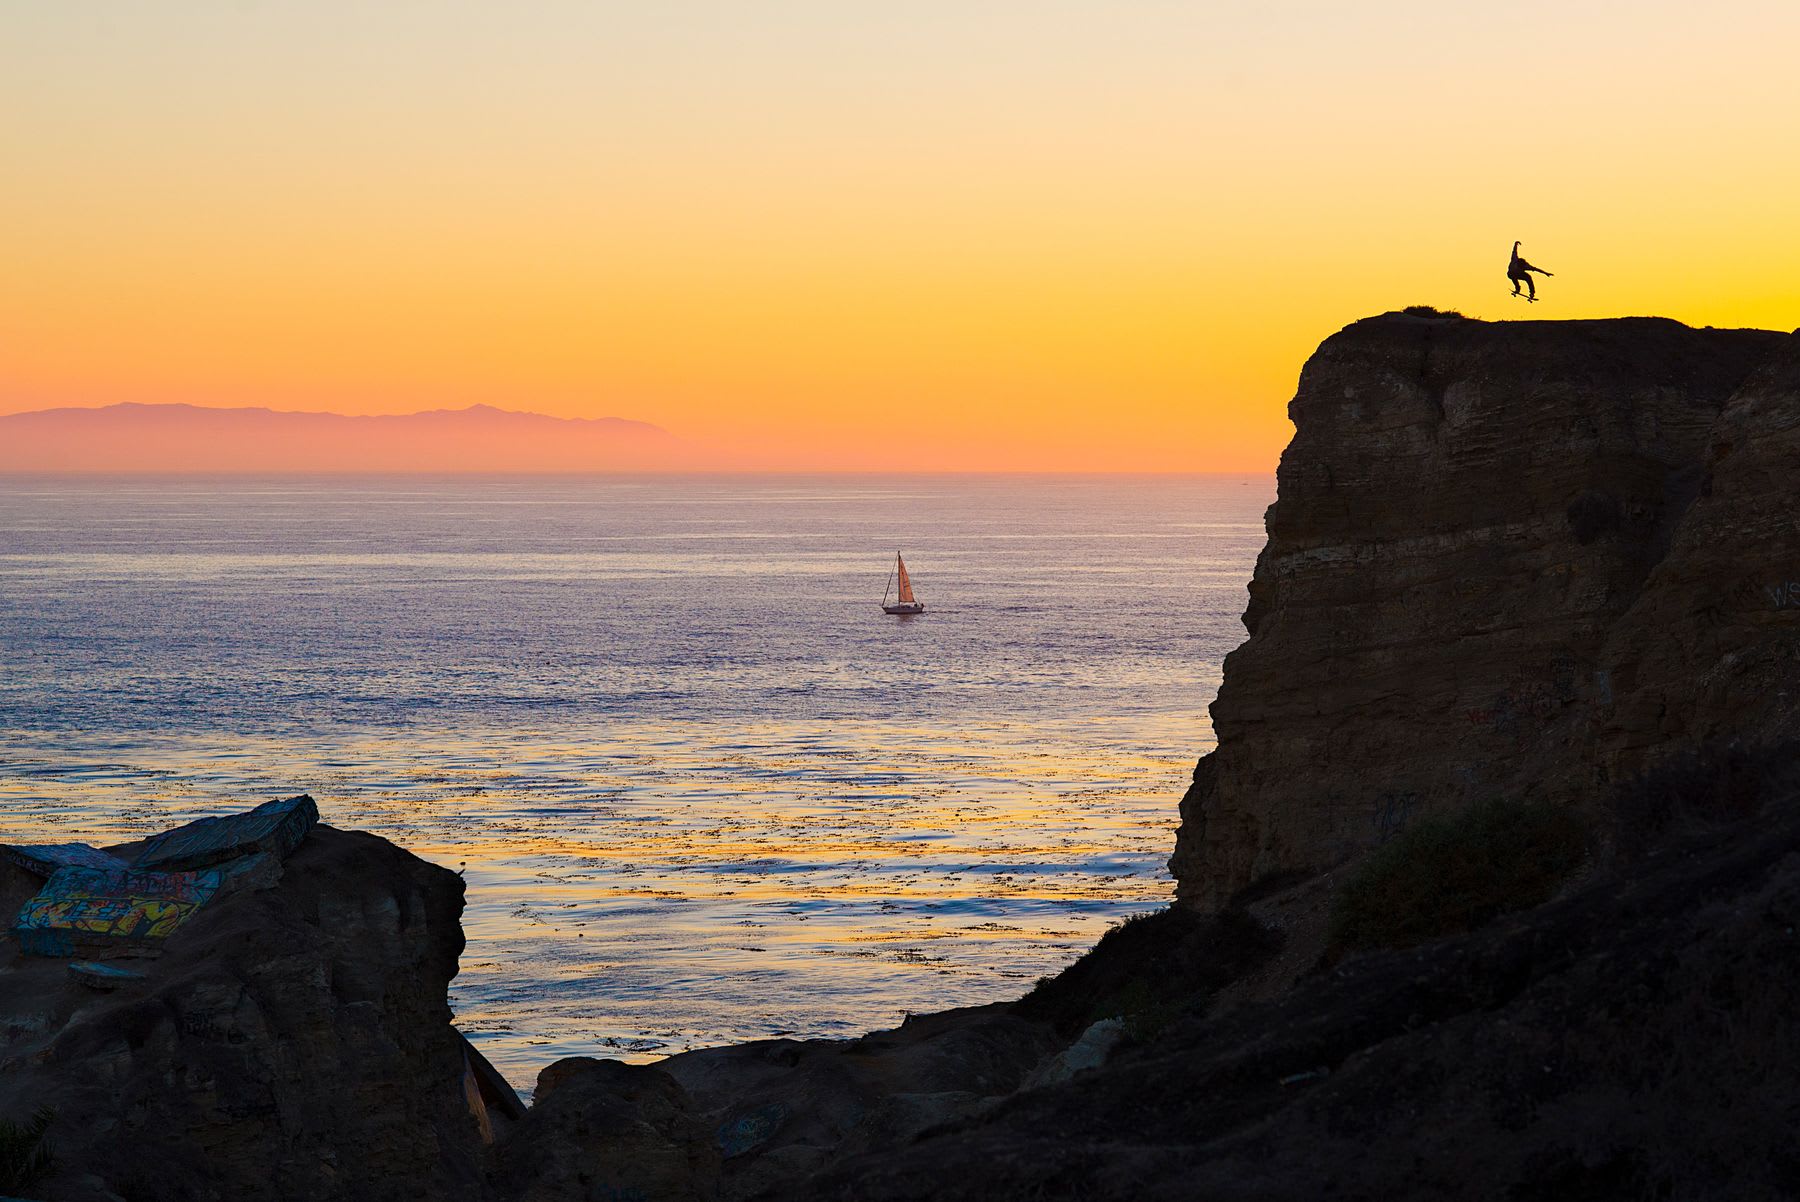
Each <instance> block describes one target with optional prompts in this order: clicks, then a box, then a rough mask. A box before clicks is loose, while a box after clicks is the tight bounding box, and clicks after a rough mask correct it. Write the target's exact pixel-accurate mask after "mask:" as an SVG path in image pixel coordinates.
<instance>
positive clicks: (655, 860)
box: [0, 719, 1199, 1086]
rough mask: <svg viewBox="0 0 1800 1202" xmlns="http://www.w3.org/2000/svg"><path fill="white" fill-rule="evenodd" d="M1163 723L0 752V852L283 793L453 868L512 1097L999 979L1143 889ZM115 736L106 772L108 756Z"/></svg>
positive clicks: (1091, 929)
mask: <svg viewBox="0 0 1800 1202" xmlns="http://www.w3.org/2000/svg"><path fill="white" fill-rule="evenodd" d="M1197 743H1198V740H1197V739H1196V736H1195V732H1194V729H1193V723H1192V721H1191V720H1170V721H1168V722H1167V723H1166V729H1161V730H1158V729H1154V726H1153V724H1146V723H1145V722H1143V721H1142V720H1141V719H1139V720H1136V721H1133V722H1131V723H1129V724H1127V723H1126V722H1123V721H1118V722H1105V721H1086V722H1079V723H1075V722H1071V723H1065V724H1056V725H1045V724H1034V725H1031V726H1025V725H1023V724H1005V723H994V724H985V725H980V726H973V727H969V728H966V729H964V730H962V731H959V732H956V733H955V734H954V735H951V734H948V733H947V732H944V731H941V730H932V729H929V728H920V727H896V726H892V725H889V724H885V723H847V722H838V723H834V724H833V725H832V728H831V730H830V731H829V733H828V734H820V733H817V732H812V731H795V730H792V729H787V728H784V727H781V726H776V725H768V726H763V727H752V728H744V727H731V728H725V727H711V728H700V729H696V727H695V726H694V725H693V724H687V725H684V726H683V727H681V728H679V729H677V728H674V727H668V726H653V725H650V724H632V723H611V724H609V725H608V727H607V728H606V729H605V730H604V731H598V730H597V731H595V732H593V737H591V738H586V739H570V738H568V737H567V733H566V732H564V735H563V737H562V738H561V739H559V740H557V741H554V742H552V741H542V740H540V739H538V738H535V737H533V736H532V735H531V734H529V733H524V732H509V733H496V734H490V735H488V736H487V737H485V738H482V739H480V740H468V741H460V742H457V743H453V744H452V743H442V742H439V743H428V742H423V741H421V740H420V739H419V738H417V737H416V736H407V737H400V736H389V737H386V738H377V739H356V740H346V739H341V738H339V739H333V740H331V741H330V742H328V743H321V744H318V745H316V746H311V747H309V746H306V745H305V744H304V743H301V742H297V741H294V740H286V741H283V742H280V743H276V742H274V741H260V740H254V739H252V740H247V741H245V742H244V743H243V744H242V745H240V746H237V747H234V748H233V749H232V751H231V752H230V753H228V754H220V753H218V752H212V751H209V750H207V749H205V748H203V747H196V746H192V745H190V744H188V743H186V742H184V741H183V740H178V739H164V740H157V741H154V742H151V743H148V744H146V743H144V742H141V741H139V742H136V743H135V745H134V746H131V747H129V748H109V747H108V746H107V745H105V744H104V743H96V744H95V745H92V746H89V747H87V748H85V749H84V750H85V751H86V752H87V755H86V756H85V757H84V759H85V762H69V760H68V758H67V757H64V756H59V757H57V759H56V760H54V761H51V760H39V759H34V758H32V757H31V756H30V755H29V754H9V755H6V756H4V757H3V758H0V841H11V840H15V839H16V840H20V841H30V840H44V839H51V838H57V839H60V838H65V837H68V838H81V839H85V840H93V841H97V842H122V841H125V840H129V839H135V838H141V837H142V836H144V835H145V834H147V833H150V832H152V831H154V830H158V829H162V828H164V827H166V826H168V825H170V824H171V823H172V822H174V821H178V820H186V819H188V818H193V817H199V816H202V815H205V814H210V813H218V812H222V811H225V810H229V809H231V808H233V807H236V806H240V805H247V804H251V803H254V802H256V801H259V800H262V799H264V798H265V797H268V796H273V795H275V794H278V793H282V792H284V791H292V790H295V789H304V790H309V791H311V792H312V793H313V795H314V796H315V797H317V798H318V799H319V800H320V802H321V808H322V810H323V815H324V820H325V821H327V822H329V823H331V824H333V825H336V826H342V827H354V828H358V829H366V830H371V831H374V832H376V833H377V834H381V835H384V836H386V837H387V838H390V839H392V840H394V841H395V842H396V843H399V844H401V845H402V846H404V847H407V848H409V849H410V850H412V851H414V852H416V853H418V854H419V855H421V856H424V857H425V858H427V859H429V860H433V861H435V862H437V863H439V864H444V865H448V866H456V867H461V868H463V869H464V871H465V875H466V877H467V880H468V882H469V896H468V910H467V912H466V914H465V915H464V919H463V923H464V928H465V930H466V932H467V935H468V940H469V948H468V951H467V952H466V953H465V956H464V959H463V965H462V972H461V975H460V976H458V978H457V979H456V981H455V982H454V983H453V986H452V1003H453V1005H454V1007H455V1009H456V1012H457V1022H458V1024H459V1026H461V1028H462V1029H463V1030H464V1031H465V1032H466V1033H468V1034H469V1036H470V1037H471V1038H472V1039H475V1040H477V1041H479V1042H480V1043H481V1045H482V1047H483V1049H484V1050H485V1051H486V1052H487V1054H488V1055H489V1056H490V1057H491V1058H492V1059H493V1060H494V1061H495V1062H496V1063H497V1064H499V1065H500V1066H501V1068H502V1069H503V1071H506V1072H507V1073H508V1074H509V1075H510V1076H512V1077H513V1078H514V1079H515V1080H516V1081H517V1082H518V1084H520V1085H521V1086H529V1085H530V1083H531V1081H532V1079H533V1077H534V1076H535V1073H536V1071H537V1070H538V1069H539V1068H541V1067H543V1065H545V1064H546V1063H548V1062H549V1061H551V1060H554V1059H556V1058H558V1057H561V1056H567V1055H583V1054H587V1055H591V1054H595V1053H597V1052H598V1053H600V1054H611V1055H619V1056H625V1057H627V1058H631V1059H647V1058H653V1057H654V1056H655V1055H657V1054H663V1053H666V1052H669V1051H677V1050H681V1049H683V1048H688V1047H697V1046H705V1045H709V1044H714V1043H721V1042H731V1041H736V1040H743V1039H755V1038H762V1037H767V1036H771V1035H776V1034H798V1035H803V1036H842V1035H850V1034H855V1033H858V1032H861V1031H864V1030H869V1029H873V1028H876V1027H881V1026H888V1025H892V1024H893V1023H894V1022H896V1021H897V1020H898V1019H899V1018H900V1017H901V1016H902V1014H903V1012H905V1011H907V1010H925V1009H939V1008H943V1007H947V1006H955V1005H963V1004H974V1003H980V1002H986V1001H991V1000H994V999H996V998H999V997H1006V996H1012V995H1016V994H1018V993H1021V992H1023V991H1024V989H1025V988H1027V987H1028V986H1029V983H1030V981H1031V980H1032V979H1034V978H1036V977H1038V976H1041V975H1044V974H1045V973H1048V972H1051V971H1054V969H1055V968H1057V967H1059V966H1060V965H1061V964H1062V963H1064V962H1066V961H1067V960H1068V959H1070V958H1072V957H1073V956H1074V955H1076V954H1078V953H1079V951H1080V950H1081V949H1082V948H1084V947H1086V946H1088V945H1089V944H1091V943H1092V942H1093V940H1094V939H1095V938H1096V937H1097V936H1098V934H1099V933H1100V932H1101V931H1102V930H1104V929H1105V927H1106V926H1108V925H1110V924H1111V923H1114V922H1117V921H1118V920H1119V919H1120V918H1121V917H1123V916H1125V915H1126V914H1129V913H1133V912H1135V911H1137V910H1141V909H1145V908H1149V907H1152V906H1156V905H1160V904H1162V903H1163V902H1165V901H1166V900H1167V894H1168V887H1169V886H1168V877H1167V874H1166V872H1165V870H1164V868H1163V861H1164V859H1166V857H1167V855H1168V848H1169V843H1170V831H1171V829H1172V826H1173V822H1174V812H1173V805H1172V801H1173V799H1174V798H1175V797H1177V796H1179V793H1180V790H1181V788H1182V786H1183V785H1184V783H1185V778H1186V775H1187V773H1188V772H1189V771H1190V770H1191V768H1192V759H1191V758H1190V754H1189V753H1186V752H1183V753H1181V754H1179V755H1175V754H1171V753H1169V752H1168V751H1167V748H1170V747H1194V748H1195V749H1196V750H1198V749H1199V748H1198V747H1197ZM115 750H119V751H124V752H125V753H126V754H125V755H123V756H118V757H117V759H118V760H122V761H124V762H115V757H114V756H113V755H112V752H113V751H115Z"/></svg>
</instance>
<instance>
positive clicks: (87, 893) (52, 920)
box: [14, 868, 222, 956]
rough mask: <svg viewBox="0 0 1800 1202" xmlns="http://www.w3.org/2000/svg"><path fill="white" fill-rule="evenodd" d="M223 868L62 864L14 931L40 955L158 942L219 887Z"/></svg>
mask: <svg viewBox="0 0 1800 1202" xmlns="http://www.w3.org/2000/svg"><path fill="white" fill-rule="evenodd" d="M221 881H222V874H220V873H219V872H217V871H209V872H132V871H129V870H123V869H113V870H107V869H97V868H59V869H58V870H57V871H56V872H55V874H54V875H52V876H51V877H50V879H49V881H48V882H47V883H46V884H45V885H44V889H43V891H42V892H41V893H39V894H38V895H37V896H36V897H33V898H32V899H31V900H29V901H27V902H26V903H25V905H24V906H23V907H22V908H21V909H20V910H19V917H18V921H17V923H16V924H15V926H14V932H15V933H16V934H17V935H18V937H19V942H20V943H21V944H22V945H23V946H25V947H26V949H27V950H30V951H33V952H36V953H37V954H38V955H55V956H67V955H73V954H74V953H75V951H76V950H78V948H79V947H80V945H82V944H84V943H103V944H112V943H123V944H143V943H156V942H160V941H162V940H164V939H167V938H168V937H169V936H170V935H172V934H174V933H175V931H176V929H177V928H178V927H180V926H181V924H182V923H184V922H186V921H187V920H188V917H189V916H190V915H192V914H193V912H194V911H195V910H198V909H199V908H200V907H201V906H202V905H204V904H205V903H206V902H207V901H208V900H209V899H210V898H211V897H212V896H213V894H215V893H217V892H218V891H219V885H220V883H221Z"/></svg>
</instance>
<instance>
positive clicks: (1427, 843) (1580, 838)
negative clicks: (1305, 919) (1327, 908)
mask: <svg viewBox="0 0 1800 1202" xmlns="http://www.w3.org/2000/svg"><path fill="white" fill-rule="evenodd" d="M1587 847H1588V829H1587V825H1586V823H1585V822H1583V821H1582V819H1581V818H1580V817H1579V816H1578V815H1576V814H1575V813H1574V812H1573V811H1571V810H1569V809H1566V808H1564V807H1561V806H1553V805H1548V804H1545V803H1542V802H1528V803H1521V802H1509V801H1492V802H1483V803H1480V804H1478V805H1474V806H1471V807H1469V808H1468V809H1466V810H1462V811H1460V812H1458V813H1455V814H1446V815H1442V816H1439V817H1430V818H1424V819H1421V820H1419V821H1417V822H1414V823H1413V824H1412V825H1411V826H1409V827H1408V828H1407V829H1406V830H1404V831H1403V832H1401V833H1400V834H1399V835H1398V836H1396V837H1395V838H1394V839H1393V841H1392V842H1390V843H1388V844H1386V845H1385V846H1383V847H1381V848H1380V849H1378V850H1377V851H1375V852H1374V853H1373V854H1372V855H1370V856H1369V858H1368V859H1367V860H1365V861H1364V862H1363V864H1362V866H1361V867H1360V868H1358V869H1357V870H1356V873H1355V875H1353V876H1352V877H1351V878H1350V880H1349V881H1348V882H1347V883H1346V884H1345V886H1344V888H1343V891H1342V892H1341V893H1340V894H1339V895H1338V900H1337V904H1336V906H1335V908H1334V909H1333V911H1332V915H1331V939H1332V943H1333V944H1334V945H1336V946H1338V947H1340V948H1344V949H1353V948H1364V947H1410V946H1412V945H1413V944H1417V943H1424V942H1425V941H1427V940H1430V939H1438V938H1442V937H1443V936H1446V935H1455V934H1460V933H1462V932H1464V931H1470V930H1474V929H1475V928H1476V927H1478V926H1480V925H1482V924H1483V923H1485V922H1487V921H1489V920H1490V919H1492V918H1495V917H1497V916H1498V915H1501V914H1506V913H1510V912H1511V911H1514V910H1524V909H1529V908H1530V907H1532V906H1535V905H1539V904H1541V903H1543V902H1545V901H1548V900H1549V899H1550V896H1551V895H1552V894H1553V893H1555V892H1556V888H1557V886H1558V885H1559V884H1561V883H1562V882H1563V881H1564V880H1565V879H1566V878H1567V877H1568V876H1569V874H1570V873H1572V872H1573V871H1574V870H1575V869H1576V868H1577V867H1578V866H1579V865H1580V864H1581V862H1582V860H1583V859H1584V858H1585V857H1586V855H1587Z"/></svg>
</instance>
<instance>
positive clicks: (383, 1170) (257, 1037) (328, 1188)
mask: <svg viewBox="0 0 1800 1202" xmlns="http://www.w3.org/2000/svg"><path fill="white" fill-rule="evenodd" d="M113 850H114V851H116V852H118V853H119V854H121V855H127V854H131V853H133V852H135V851H136V850H138V849H137V848H136V847H135V845H133V846H132V847H127V848H119V849H113ZM42 884H43V882H42V880H41V879H37V878H34V877H30V876H29V874H27V873H25V872H23V871H21V870H19V869H17V868H15V867H13V866H12V865H10V864H8V863H6V862H4V861H3V860H0V909H3V910H4V912H7V913H10V912H12V911H14V910H16V909H17V908H18V905H19V904H20V903H21V902H23V901H24V900H25V898H26V897H28V896H29V895H30V894H31V893H32V892H34V891H36V890H37V889H38V888H39V887H40V886H41V885H42ZM263 884H264V887H261V888H248V887H247V888H244V889H241V890H239V891H237V892H236V893H234V894H232V895H231V896H230V897H228V898H223V897H222V898H220V899H217V900H214V901H212V902H210V903H209V904H207V905H205V906H202V907H201V908H200V909H199V910H198V911H197V912H196V913H195V914H194V915H193V916H192V917H191V918H189V919H188V920H187V921H186V922H185V923H183V924H182V925H181V928H180V930H179V931H178V932H177V933H176V934H175V935H173V936H172V937H171V938H170V939H169V940H168V942H167V946H166V948H165V949H164V950H162V951H161V954H160V955H157V956H154V957H146V956H140V957H132V958H127V959H120V960H118V961H117V962H116V966H115V967H116V969H117V971H119V972H121V973H128V974H129V975H126V976H122V977H120V978H118V979H117V980H116V981H110V982H108V981H102V982H100V987H99V988H96V984H95V982H94V981H93V980H92V979H91V978H86V977H83V976H80V975H78V974H77V973H75V972H72V971H71V962H70V961H69V960H68V959H66V958H60V957H40V956H31V955H26V954H24V953H23V951H22V950H21V948H20V947H19V945H18V942H17V941H16V940H13V939H0V1120H7V1121H13V1122H15V1123H16V1122H18V1121H19V1120H21V1119H22V1118H24V1117H25V1116H29V1115H31V1114H32V1113H33V1112H34V1111H38V1110H39V1109H40V1108H47V1109H48V1111H50V1112H53V1119H52V1122H51V1124H50V1128H49V1135H50V1139H51V1141H52V1142H53V1144H54V1149H55V1159H56V1171H55V1173H54V1175H53V1176H52V1177H50V1178H49V1179H48V1180H46V1181H44V1182H42V1183H40V1184H38V1185H37V1186H35V1187H34V1188H32V1189H31V1191H30V1196H32V1197H41V1198H48V1199H57V1200H58V1202H118V1200H120V1199H125V1200H126V1202H159V1200H161V1199H169V1200H171V1202H173V1200H175V1199H181V1200H183V1202H188V1200H193V1202H211V1200H218V1202H223V1200H225V1199H243V1198H271V1199H302V1198H304V1199H359V1200H360V1199H389V1198H391V1199H413V1198H423V1197H433V1198H451V1197H458V1198H466V1197H477V1196H479V1191H480V1189H481V1179H482V1178H481V1174H482V1140H481V1136H480V1133H479V1129H478V1122H477V1119H476V1118H475V1117H474V1116H473V1115H472V1114H471V1104H470V1101H469V1099H468V1097H467V1091H466V1087H465V1073H466V1071H467V1069H466V1065H467V1061H466V1060H465V1059H464V1057H465V1051H464V1044H463V1042H462V1039H461V1037H460V1036H459V1035H458V1034H457V1032H456V1030H455V1028H454V1027H452V1026H451V1025H450V1007H449V1005H448V1003H447V1001H446V986H447V984H448V982H449V981H450V979H451V978H452V977H453V976H455V974H456V964H457V957H458V956H459V955H460V954H461V952H462V948H463V935H462V927H461V925H460V918H461V914H462V904H463V885H462V881H461V879H460V878H458V877H457V875H456V874H455V873H453V872H449V871H447V870H445V869H443V868H439V867H436V866H435V865H431V864H427V863H426V862H425V861H423V860H421V859H419V858H418V857H416V856H413V855H410V854H408V853H407V852H405V851H402V850H401V849H400V848H398V847H395V846H394V845H393V844H391V843H388V842H387V841H386V840H384V839H380V838H377V837H376V836H374V835H368V834H360V833H352V832H348V831H339V830H333V829H332V828H330V827H324V826H321V827H317V828H315V829H314V830H313V831H312V833H311V834H310V835H309V836H308V837H307V838H306V840H305V842H304V843H302V844H301V845H300V846H299V848H298V849H297V850H295V851H294V853H293V855H292V856H291V858H290V859H289V860H288V861H287V864H286V866H285V871H284V872H282V873H281V874H280V876H279V879H278V880H274V881H268V882H264V883H263Z"/></svg>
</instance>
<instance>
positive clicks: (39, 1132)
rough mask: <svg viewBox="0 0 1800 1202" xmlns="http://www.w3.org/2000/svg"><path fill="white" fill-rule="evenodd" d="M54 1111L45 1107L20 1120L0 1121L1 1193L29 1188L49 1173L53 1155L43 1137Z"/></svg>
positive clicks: (52, 1120) (53, 1164) (46, 1132)
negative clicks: (24, 1119) (16, 1121)
mask: <svg viewBox="0 0 1800 1202" xmlns="http://www.w3.org/2000/svg"><path fill="white" fill-rule="evenodd" d="M55 1119H56V1112H55V1111H54V1110H51V1109H50V1108H49V1107H47V1106H46V1107H44V1108H43V1109H42V1110H39V1111H38V1112H37V1113H36V1114H34V1115H32V1116H31V1118H30V1119H28V1120H26V1121H25V1122H23V1123H13V1122H7V1121H5V1120H0V1193H5V1194H11V1193H15V1192H17V1191H19V1190H24V1189H29V1188H30V1187H31V1186H32V1185H34V1184H36V1183H37V1182H38V1181H40V1180H42V1179H43V1178H45V1177H47V1176H49V1175H50V1170H51V1169H53V1168H55V1167H56V1155H55V1153H54V1152H53V1151H52V1150H51V1148H50V1143H49V1141H48V1140H46V1139H45V1138H44V1136H45V1135H46V1134H48V1133H49V1130H50V1124H51V1123H52V1122H54V1121H55Z"/></svg>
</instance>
